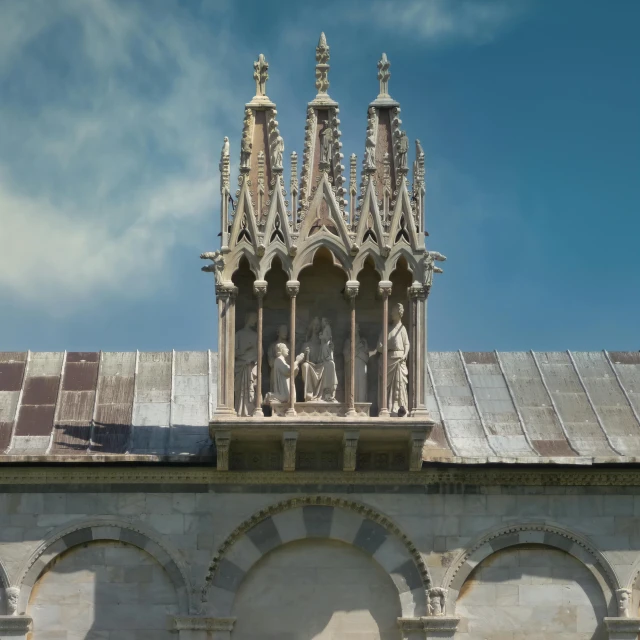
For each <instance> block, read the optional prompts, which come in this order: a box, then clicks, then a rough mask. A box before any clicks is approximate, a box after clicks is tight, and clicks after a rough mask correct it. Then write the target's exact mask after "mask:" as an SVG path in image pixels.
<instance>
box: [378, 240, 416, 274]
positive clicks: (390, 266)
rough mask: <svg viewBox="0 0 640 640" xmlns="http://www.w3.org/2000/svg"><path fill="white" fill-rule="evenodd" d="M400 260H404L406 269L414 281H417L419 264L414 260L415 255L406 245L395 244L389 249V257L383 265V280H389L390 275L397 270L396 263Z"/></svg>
mask: <svg viewBox="0 0 640 640" xmlns="http://www.w3.org/2000/svg"><path fill="white" fill-rule="evenodd" d="M401 258H404V259H405V260H406V262H407V267H408V269H409V271H410V272H411V273H412V275H413V279H414V280H418V279H419V278H418V275H419V273H420V264H419V262H418V260H416V256H415V254H414V253H413V252H412V251H411V248H410V247H409V246H407V245H406V244H404V243H403V244H396V245H394V246H393V248H392V249H391V252H390V254H389V257H388V258H387V260H386V263H385V274H384V275H385V279H387V280H388V279H389V278H390V276H391V274H392V273H393V272H394V271H395V270H396V269H397V268H398V262H399V261H400V259H401Z"/></svg>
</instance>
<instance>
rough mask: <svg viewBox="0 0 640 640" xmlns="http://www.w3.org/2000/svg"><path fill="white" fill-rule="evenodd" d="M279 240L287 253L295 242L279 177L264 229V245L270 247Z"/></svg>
mask: <svg viewBox="0 0 640 640" xmlns="http://www.w3.org/2000/svg"><path fill="white" fill-rule="evenodd" d="M278 240H279V241H280V242H281V243H282V244H283V245H284V246H285V248H286V250H287V252H289V251H290V250H291V246H292V244H293V241H292V240H291V233H290V231H289V215H288V213H287V208H286V205H285V203H284V195H283V193H282V188H281V185H280V178H279V176H277V177H276V186H275V189H274V191H273V196H272V198H271V205H270V206H269V212H268V214H267V221H266V223H265V227H264V243H265V245H266V246H267V247H268V246H269V245H271V244H273V243H274V242H278Z"/></svg>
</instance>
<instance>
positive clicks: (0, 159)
mask: <svg viewBox="0 0 640 640" xmlns="http://www.w3.org/2000/svg"><path fill="white" fill-rule="evenodd" d="M316 6H318V5H317V3H301V2H292V3H288V2H278V3H275V2H274V3H269V6H268V10H265V4H264V3H262V2H252V1H245V2H242V3H239V2H231V1H230V0H229V1H227V2H225V1H223V0H220V1H214V0H181V1H178V0H165V1H164V2H162V3H155V2H153V3H152V2H142V1H140V2H135V1H133V0H126V1H119V0H92V1H91V2H87V1H86V0H57V1H56V2H52V1H51V0H23V1H19V0H0V350H22V349H28V348H29V349H32V350H63V349H67V350H94V349H95V350H99V349H102V350H105V351H106V350H123V351H124V350H134V349H140V350H168V349H172V348H174V349H177V350H182V349H206V348H215V340H216V337H215V336H216V329H215V316H216V310H215V299H214V290H213V278H212V277H211V275H210V274H203V273H201V272H200V267H201V261H200V260H199V258H198V256H199V253H200V252H201V251H203V250H210V249H214V248H216V246H217V242H218V238H217V233H218V231H219V217H218V216H219V210H218V207H219V196H218V173H217V165H218V158H219V151H220V146H221V141H222V137H223V136H224V135H228V136H229V138H230V140H231V145H232V147H231V150H232V158H233V159H234V162H237V159H238V155H239V151H238V142H239V134H240V132H241V126H242V117H243V105H244V103H245V102H247V101H248V100H250V99H251V97H252V95H253V93H254V83H253V79H252V72H253V69H252V63H253V60H255V59H256V57H257V55H258V53H260V52H262V53H264V54H265V55H266V57H267V60H268V61H269V64H270V76H271V77H270V80H269V84H268V94H269V97H270V98H271V99H272V100H274V101H275V102H276V103H277V105H278V119H279V122H280V130H281V132H282V135H283V137H284V140H285V145H286V153H287V155H288V154H289V152H290V151H292V150H296V151H297V152H298V154H300V153H301V151H302V143H303V135H304V118H305V107H306V103H307V102H308V101H309V100H311V99H312V98H313V97H314V95H315V89H314V49H315V45H316V43H317V39H318V35H319V32H320V31H321V30H324V31H325V33H326V35H327V40H328V43H329V45H330V47H331V72H330V81H331V87H330V94H331V96H332V97H333V98H334V99H336V100H338V101H339V102H340V107H341V120H342V124H341V130H342V133H343V135H342V140H343V143H344V147H343V151H344V153H345V156H346V157H348V155H349V154H351V153H352V152H355V153H356V154H358V157H359V159H361V157H362V152H363V147H364V137H365V127H366V107H367V104H368V102H369V101H371V100H372V99H373V98H375V96H376V94H377V90H378V86H377V80H376V62H377V60H378V59H379V57H380V54H381V53H382V52H383V51H385V52H386V53H387V56H388V58H389V60H390V61H391V71H392V76H391V82H390V92H391V94H392V95H393V96H394V98H396V99H397V100H399V101H400V103H401V105H402V119H403V123H404V125H403V126H404V128H405V129H406V130H407V132H408V134H409V136H410V138H412V139H413V138H419V139H420V140H421V141H422V144H423V147H424V149H425V153H426V158H427V161H426V164H427V177H426V180H427V203H426V206H427V228H428V230H429V232H430V238H429V239H428V241H429V248H430V249H433V250H438V251H441V252H442V253H444V254H445V255H446V256H447V257H448V261H447V262H446V263H445V265H444V268H445V273H444V274H443V275H440V276H437V280H436V282H435V285H434V288H433V291H432V294H431V296H430V298H429V321H428V322H429V329H428V330H429V348H430V349H432V350H455V349H462V350H468V351H475V350H477V351H483V350H492V349H499V350H527V349H535V350H562V349H575V350H596V349H603V348H606V349H611V350H637V349H639V348H640V335H639V334H640V332H639V331H638V327H639V324H640V323H639V321H638V318H639V317H640V295H639V292H640V284H639V281H640V278H639V276H640V251H639V250H638V248H639V240H638V238H639V237H640V118H639V115H638V114H640V75H639V74H638V72H637V69H638V62H639V61H640V39H639V38H638V31H637V25H638V23H639V22H640V3H639V2H636V1H635V0H616V1H615V2H606V1H605V0H561V1H558V2H551V1H550V0H537V1H536V0H528V1H527V0H523V1H519V0H403V1H399V0H394V1H391V0H374V1H372V2H371V1H370V2H353V1H344V0H343V1H341V2H334V3H331V2H327V3H323V5H322V6H323V8H322V10H321V11H320V12H318V11H317V10H316V9H315V7H316Z"/></svg>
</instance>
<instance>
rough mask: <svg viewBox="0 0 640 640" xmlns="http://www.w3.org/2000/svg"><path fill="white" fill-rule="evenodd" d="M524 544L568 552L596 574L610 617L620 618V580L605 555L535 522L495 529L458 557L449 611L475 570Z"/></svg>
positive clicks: (449, 578)
mask: <svg viewBox="0 0 640 640" xmlns="http://www.w3.org/2000/svg"><path fill="white" fill-rule="evenodd" d="M524 544H539V545H542V546H546V547H550V548H552V549H558V550H560V551H564V552H565V553H568V554H569V555H571V556H573V557H574V558H576V559H577V560H578V561H579V562H581V563H582V564H583V565H585V566H586V567H587V569H589V571H590V572H591V573H592V574H593V576H594V577H595V579H596V581H597V582H598V584H599V586H600V588H601V589H602V594H603V596H604V600H605V602H606V603H607V604H608V608H609V615H612V616H616V615H618V613H617V605H616V602H615V597H614V594H615V591H616V589H618V588H619V586H620V584H619V579H618V576H617V574H616V572H615V570H614V569H613V567H612V566H611V565H610V564H609V562H608V561H607V560H606V559H605V558H604V556H603V555H602V554H601V553H600V552H599V551H598V550H597V549H596V548H595V547H594V546H593V545H592V544H591V543H590V542H589V541H588V540H587V539H586V538H584V537H583V536H581V535H579V534H577V533H573V532H572V531H569V530H567V529H564V528H562V527H558V526H555V525H551V524H546V523H540V522H531V523H520V524H514V525H510V526H508V527H500V528H497V529H494V530H493V531H491V532H490V533H488V534H485V535H484V536H482V537H481V538H479V539H477V540H476V542H475V543H473V544H472V545H471V546H470V547H468V549H466V550H465V551H463V552H462V553H460V554H459V555H458V557H457V558H456V559H455V561H454V562H453V563H452V564H451V566H450V567H449V569H448V571H447V573H446V574H445V576H444V579H443V586H444V587H445V588H446V589H447V590H448V592H447V611H448V612H450V613H452V614H453V612H454V611H455V606H456V601H457V598H458V594H459V592H460V589H461V588H462V585H463V584H464V582H465V580H466V579H467V578H468V577H469V575H470V573H471V572H472V571H473V569H474V568H475V567H476V566H478V565H479V564H480V563H481V562H482V561H483V560H485V559H486V558H488V557H489V556H491V555H492V554H494V553H496V552H498V551H501V550H503V549H507V548H508V547H514V546H517V545H524Z"/></svg>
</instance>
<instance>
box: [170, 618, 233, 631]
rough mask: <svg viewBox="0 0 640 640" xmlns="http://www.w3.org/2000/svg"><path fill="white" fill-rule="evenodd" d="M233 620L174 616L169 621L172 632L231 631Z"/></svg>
mask: <svg viewBox="0 0 640 640" xmlns="http://www.w3.org/2000/svg"><path fill="white" fill-rule="evenodd" d="M235 622H236V619H235V618H211V617H203V616H176V617H175V618H173V620H172V621H171V629H172V631H233V625H234V624H235Z"/></svg>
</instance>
